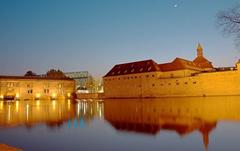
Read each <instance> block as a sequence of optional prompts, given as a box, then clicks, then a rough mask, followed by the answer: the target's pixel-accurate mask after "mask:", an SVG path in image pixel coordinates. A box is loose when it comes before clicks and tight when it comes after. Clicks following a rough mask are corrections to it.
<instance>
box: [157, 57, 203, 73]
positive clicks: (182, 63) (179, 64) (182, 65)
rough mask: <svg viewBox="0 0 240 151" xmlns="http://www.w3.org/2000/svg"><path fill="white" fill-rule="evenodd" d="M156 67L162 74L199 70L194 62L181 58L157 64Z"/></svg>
mask: <svg viewBox="0 0 240 151" xmlns="http://www.w3.org/2000/svg"><path fill="white" fill-rule="evenodd" d="M158 66H159V68H160V69H161V71H163V72H164V71H174V70H183V69H191V70H201V69H200V68H199V67H198V66H197V65H196V64H195V63H194V62H192V61H189V60H185V59H182V58H176V59H174V60H173V61H172V62H170V63H164V64H159V65H158Z"/></svg>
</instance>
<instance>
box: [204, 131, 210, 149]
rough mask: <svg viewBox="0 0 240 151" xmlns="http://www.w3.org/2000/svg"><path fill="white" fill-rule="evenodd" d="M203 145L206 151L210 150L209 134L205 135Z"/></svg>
mask: <svg viewBox="0 0 240 151" xmlns="http://www.w3.org/2000/svg"><path fill="white" fill-rule="evenodd" d="M203 143H204V147H205V150H206V151H207V150H208V144H209V136H208V133H203Z"/></svg>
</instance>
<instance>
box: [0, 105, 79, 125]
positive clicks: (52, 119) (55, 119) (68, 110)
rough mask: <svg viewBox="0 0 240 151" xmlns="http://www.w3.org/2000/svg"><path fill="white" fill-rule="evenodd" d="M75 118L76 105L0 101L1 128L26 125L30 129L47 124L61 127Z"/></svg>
mask: <svg viewBox="0 0 240 151" xmlns="http://www.w3.org/2000/svg"><path fill="white" fill-rule="evenodd" d="M74 117H75V109H74V104H70V106H69V107H68V105H67V102H66V101H64V100H62V101H50V100H48V101H47V100H46V101H42V100H37V101H15V102H3V101H0V127H1V128H4V127H15V126H22V125H25V126H26V127H28V128H31V127H32V126H34V125H36V124H42V123H45V124H46V125H47V126H49V127H54V126H57V127H59V126H61V125H62V124H63V123H64V121H67V120H69V119H72V118H74Z"/></svg>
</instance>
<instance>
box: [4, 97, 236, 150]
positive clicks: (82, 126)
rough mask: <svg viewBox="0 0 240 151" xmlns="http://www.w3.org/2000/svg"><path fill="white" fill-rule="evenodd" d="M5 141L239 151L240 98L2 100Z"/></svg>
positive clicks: (29, 146)
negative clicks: (75, 101) (73, 100)
mask: <svg viewBox="0 0 240 151" xmlns="http://www.w3.org/2000/svg"><path fill="white" fill-rule="evenodd" d="M0 143H5V144H8V145H11V146H14V147H18V148H21V149H23V150H25V151H80V150H81V151H95V150H98V151H130V150H131V151H157V150H161V151H205V150H209V151H239V150H240V97H200V98H198V97H192V98H164V99H122V100H121V99H113V100H108V99H105V100H79V101H78V102H77V103H72V102H71V101H70V100H66V101H59V100H56V101H43V100H40V101H17V102H11V103H9V102H8V103H7V102H3V101H0Z"/></svg>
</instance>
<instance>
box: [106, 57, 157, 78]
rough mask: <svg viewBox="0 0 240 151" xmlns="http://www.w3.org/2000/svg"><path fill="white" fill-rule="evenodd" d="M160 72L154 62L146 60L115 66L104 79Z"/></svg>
mask: <svg viewBox="0 0 240 151" xmlns="http://www.w3.org/2000/svg"><path fill="white" fill-rule="evenodd" d="M154 71H160V68H159V66H158V64H157V63H156V62H154V61H153V60H144V61H137V62H131V63H124V64H117V65H115V66H114V67H113V68H112V69H111V70H110V71H109V72H108V73H107V74H106V75H105V76H104V77H108V76H118V75H127V74H136V73H144V72H154Z"/></svg>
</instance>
